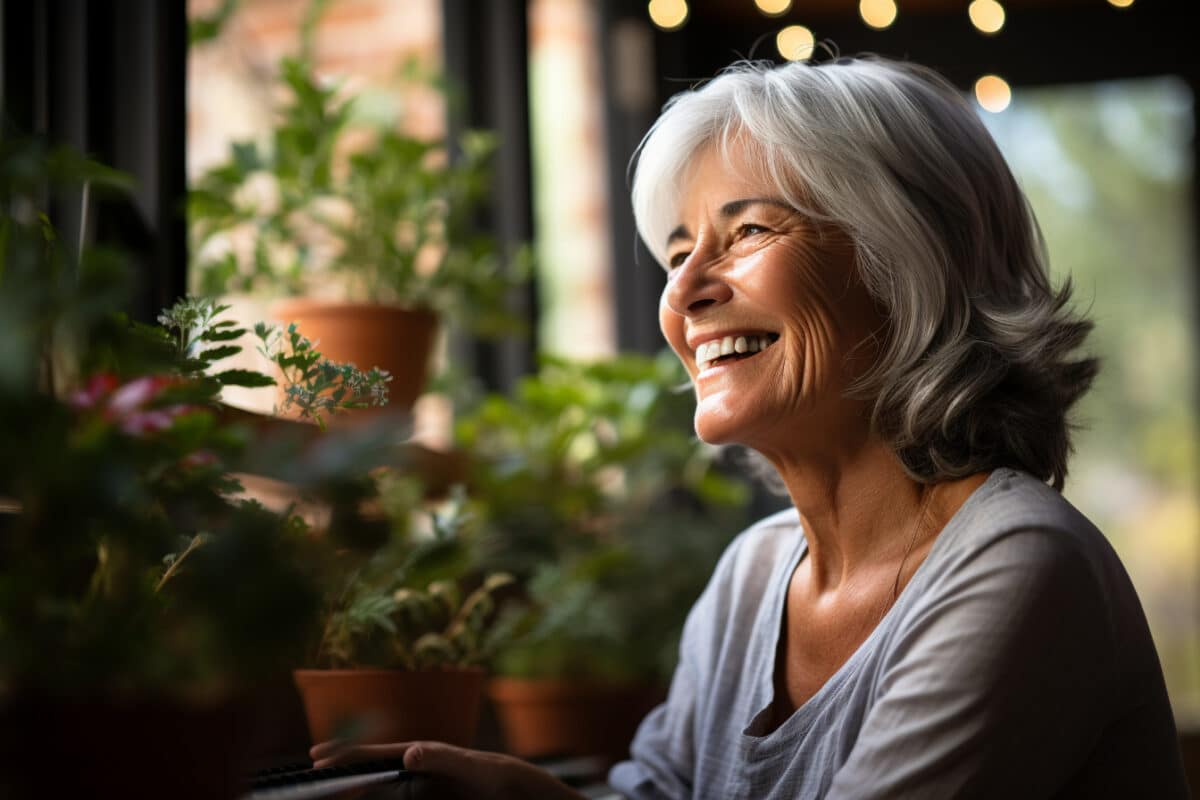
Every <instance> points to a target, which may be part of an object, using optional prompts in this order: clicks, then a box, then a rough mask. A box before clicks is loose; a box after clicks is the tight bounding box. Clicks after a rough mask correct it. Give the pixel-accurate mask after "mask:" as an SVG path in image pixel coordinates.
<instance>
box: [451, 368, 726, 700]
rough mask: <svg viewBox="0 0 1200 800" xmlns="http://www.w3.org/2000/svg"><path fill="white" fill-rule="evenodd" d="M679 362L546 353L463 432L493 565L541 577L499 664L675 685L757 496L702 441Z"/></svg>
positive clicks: (515, 670) (507, 620)
mask: <svg viewBox="0 0 1200 800" xmlns="http://www.w3.org/2000/svg"><path fill="white" fill-rule="evenodd" d="M686 385H687V376H686V374H685V373H684V371H683V369H682V366H681V365H680V364H679V363H678V361H677V360H676V359H675V357H674V356H673V355H672V354H670V353H667V352H664V353H663V354H661V355H660V356H659V357H658V358H655V359H650V358H645V357H642V356H635V355H626V356H622V357H619V358H616V359H612V360H609V361H602V362H597V363H593V364H579V363H572V362H569V361H566V360H563V359H558V358H550V357H546V358H544V359H543V362H542V365H541V369H540V371H539V372H538V374H537V375H534V376H530V377H528V378H526V379H524V380H522V381H521V382H520V383H519V384H518V386H517V387H516V390H515V394H514V396H513V397H511V398H508V397H502V396H498V395H491V396H488V397H485V398H483V399H482V400H481V402H480V403H479V404H478V406H477V407H476V408H475V409H473V410H471V411H469V412H467V413H465V414H463V415H462V416H461V417H460V419H459V420H458V422H457V426H456V438H457V441H458V444H459V445H460V446H461V447H462V448H463V449H464V450H466V451H467V452H468V454H469V455H470V456H471V458H472V459H473V462H474V467H473V469H472V473H471V488H472V497H474V498H476V499H477V503H478V506H477V513H478V514H479V515H480V517H481V524H482V528H483V539H482V541H481V554H480V556H479V557H480V558H481V559H482V560H483V563H484V564H486V565H488V567H489V568H493V569H502V570H504V571H506V572H509V573H511V574H513V575H516V576H518V577H519V578H522V579H529V580H530V585H529V596H530V599H531V600H532V604H531V605H530V606H528V607H525V608H522V609H516V610H513V611H512V612H510V613H508V614H506V615H505V617H504V619H502V621H501V624H500V627H499V630H500V631H501V633H502V635H503V636H505V637H512V638H513V642H512V643H511V644H510V645H508V646H507V647H505V648H504V649H503V651H502V652H501V655H500V657H499V659H498V661H497V667H498V669H499V670H500V671H502V672H505V673H508V674H513V675H520V676H536V677H564V676H569V677H576V678H591V679H601V680H612V681H634V680H641V681H652V680H665V679H667V678H668V677H669V675H670V673H671V670H672V669H673V668H674V664H675V660H676V658H677V649H678V637H679V634H680V631H681V629H682V625H683V621H684V617H685V616H686V614H687V611H688V609H689V608H690V607H691V604H692V602H693V601H694V600H695V598H696V597H697V596H698V595H699V593H700V591H701V589H702V588H703V586H704V584H705V583H706V581H707V579H708V576H709V574H710V572H711V570H712V567H713V566H714V565H715V563H716V560H717V558H718V557H719V555H720V552H721V551H722V550H723V549H724V546H725V545H726V544H727V543H728V541H729V539H730V538H731V537H732V535H733V534H734V533H735V532H736V531H737V530H738V529H739V528H740V527H741V525H742V523H743V521H744V520H743V517H742V509H743V506H744V504H745V501H746V500H747V496H748V491H747V487H746V486H745V485H744V484H742V483H740V482H738V481H735V480H732V479H729V478H726V477H723V476H721V475H720V474H719V473H718V472H717V471H716V470H715V469H714V467H713V455H714V452H713V451H712V450H711V449H710V448H708V447H707V446H705V445H703V444H701V443H700V442H698V441H697V440H696V438H695V436H694V434H693V433H692V426H691V417H692V413H693V400H692V398H691V393H690V392H687V391H685V390H684V391H681V387H686Z"/></svg>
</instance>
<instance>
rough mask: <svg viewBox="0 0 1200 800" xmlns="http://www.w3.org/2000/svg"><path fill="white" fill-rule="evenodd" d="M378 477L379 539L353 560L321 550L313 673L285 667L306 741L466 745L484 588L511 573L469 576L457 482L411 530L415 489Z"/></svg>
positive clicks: (486, 622) (489, 612) (474, 716)
mask: <svg viewBox="0 0 1200 800" xmlns="http://www.w3.org/2000/svg"><path fill="white" fill-rule="evenodd" d="M380 480H381V482H382V483H383V484H384V485H383V487H382V492H381V495H380V496H381V499H382V502H383V507H384V509H386V510H387V512H388V514H387V516H388V518H389V519H390V520H391V521H392V532H391V537H390V540H389V541H388V542H387V543H386V544H385V545H384V546H383V547H381V548H379V549H378V550H375V551H373V552H371V553H369V554H366V555H365V557H363V556H358V555H355V554H353V553H349V552H346V551H341V552H336V553H330V554H328V559H327V562H326V563H327V565H328V567H329V573H330V579H329V580H328V582H327V587H328V590H327V595H326V602H325V606H324V612H323V615H322V616H323V622H322V625H321V628H320V634H319V636H318V637H317V642H316V644H315V646H314V648H313V651H314V653H313V655H312V657H311V658H310V663H312V664H314V665H315V667H317V668H314V669H300V670H296V671H295V673H294V678H295V683H296V686H297V688H298V689H299V691H300V693H301V695H302V697H303V701H304V706H305V711H306V714H307V716H308V724H309V731H310V733H311V736H312V740H313V742H321V741H325V740H328V739H334V738H339V739H353V740H356V741H361V742H389V741H405V740H412V739H437V740H441V741H446V742H450V743H452V744H458V745H462V746H469V745H471V744H472V743H473V741H474V739H475V734H476V728H477V725H478V720H479V709H480V704H481V701H482V697H483V680H484V670H483V664H484V663H485V661H486V660H487V659H488V657H489V656H490V655H491V651H492V649H493V647H494V646H495V640H494V639H492V638H490V637H489V635H488V634H489V629H490V626H491V623H492V622H493V620H494V618H495V610H496V594H497V592H499V591H500V590H501V589H503V588H504V587H505V586H507V585H509V584H510V583H511V582H512V578H511V577H510V576H508V575H506V574H504V573H494V574H491V575H489V576H487V577H486V578H485V579H483V580H482V581H476V582H474V583H472V582H471V581H470V579H469V573H470V571H471V560H472V559H471V555H470V552H469V548H468V546H467V540H466V533H465V531H464V525H465V523H466V522H467V520H468V517H467V516H466V515H465V514H464V513H463V495H462V493H461V488H460V489H458V490H456V491H455V492H454V493H453V494H452V496H451V498H450V500H449V501H448V502H447V503H446V504H445V507H444V508H443V509H442V510H441V511H440V512H432V513H429V514H428V516H427V519H428V520H429V522H430V527H429V529H428V530H427V531H424V532H419V531H414V530H413V529H412V525H411V522H410V520H411V514H410V510H411V509H412V508H413V507H414V506H419V504H420V495H421V489H420V487H419V485H418V484H416V483H415V482H414V481H412V480H411V479H407V478H404V477H398V476H397V475H395V474H392V473H385V474H384V475H382V476H381V477H380ZM469 586H474V588H473V589H472V590H470V591H465V589H464V587H469Z"/></svg>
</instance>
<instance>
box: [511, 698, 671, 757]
mask: <svg viewBox="0 0 1200 800" xmlns="http://www.w3.org/2000/svg"><path fill="white" fill-rule="evenodd" d="M487 691H488V697H489V698H490V699H491V701H492V704H493V705H494V706H495V709H496V716H497V718H498V719H499V721H500V729H501V731H502V732H503V734H504V741H505V745H506V747H507V749H508V751H509V752H510V753H512V754H513V755H517V756H521V757H522V758H541V757H546V756H601V757H603V758H605V759H606V760H607V761H609V762H610V763H612V762H615V761H618V760H620V759H621V758H624V757H626V756H627V755H628V753H629V743H630V741H632V739H633V734H634V733H635V732H636V731H637V726H638V725H639V724H640V723H641V721H642V719H643V718H644V717H645V716H646V714H648V713H649V712H650V710H651V709H653V708H654V707H655V706H656V705H658V704H659V703H660V702H662V701H663V699H665V697H666V694H665V692H663V691H662V690H660V689H657V688H654V687H649V686H643V685H639V684H635V685H612V684H599V683H587V682H580V681H570V680H553V679H525V678H492V679H491V680H490V681H489V682H488V689H487Z"/></svg>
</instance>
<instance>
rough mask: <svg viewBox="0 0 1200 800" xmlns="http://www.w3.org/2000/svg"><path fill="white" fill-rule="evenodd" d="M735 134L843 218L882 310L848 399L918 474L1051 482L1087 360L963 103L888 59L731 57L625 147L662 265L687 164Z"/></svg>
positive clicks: (994, 155) (764, 166)
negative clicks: (883, 323)
mask: <svg viewBox="0 0 1200 800" xmlns="http://www.w3.org/2000/svg"><path fill="white" fill-rule="evenodd" d="M735 140H736V143H737V145H738V146H740V147H743V148H745V150H744V151H743V152H748V154H749V156H750V158H749V160H750V162H751V163H753V164H756V165H759V166H760V168H761V175H760V176H759V177H760V178H762V179H763V180H764V181H765V182H767V183H769V184H770V185H772V186H774V187H775V188H776V190H778V191H779V192H780V193H781V195H782V197H783V198H784V199H785V200H786V201H787V202H788V203H790V204H791V205H793V206H794V207H795V208H796V209H797V210H799V211H801V212H803V213H805V214H808V215H810V216H812V217H813V218H814V219H815V220H817V221H821V222H825V223H830V224H833V225H835V226H837V227H838V228H840V229H842V230H843V231H844V232H845V233H846V234H847V235H848V236H849V238H850V239H851V241H852V242H853V244H854V247H855V251H856V258H857V269H858V272H859V276H860V278H861V280H862V281H863V284H864V285H865V287H866V289H867V291H868V292H869V293H870V294H871V295H872V296H873V297H874V299H875V301H876V302H877V303H878V304H879V306H880V308H882V309H883V310H884V313H885V315H886V319H887V330H886V335H885V337H884V341H883V343H882V348H881V350H880V356H879V359H878V361H877V362H876V363H875V365H874V366H873V367H872V368H871V369H870V370H869V371H868V372H867V373H866V374H865V375H864V376H863V377H862V379H861V380H860V381H858V382H857V383H856V384H855V385H854V386H853V387H851V392H852V394H853V395H854V396H857V397H864V398H868V399H871V400H873V407H872V414H871V423H872V425H873V427H874V429H875V431H876V432H877V433H878V434H879V435H881V436H882V437H883V438H884V440H885V441H887V442H888V443H889V444H890V445H891V447H892V448H893V449H894V450H895V452H896V454H897V455H898V456H899V458H900V460H901V462H902V463H903V465H904V467H905V469H906V470H907V472H908V473H909V474H910V475H911V476H912V477H913V478H915V479H917V480H919V481H922V482H934V481H939V480H946V479H949V478H955V477H961V476H965V475H969V474H972V473H975V472H979V471H982V470H988V469H992V468H995V467H999V466H1010V467H1016V468H1020V469H1023V470H1026V471H1027V472H1029V473H1031V474H1033V475H1036V476H1038V477H1040V478H1041V479H1042V480H1045V481H1048V482H1050V483H1052V484H1053V485H1054V486H1055V487H1056V488H1059V489H1061V488H1062V484H1063V480H1064V478H1065V476H1066V473H1067V459H1068V456H1069V455H1070V452H1071V445H1070V432H1071V426H1070V424H1069V423H1068V421H1067V412H1068V410H1069V409H1070V407H1071V406H1072V405H1073V404H1074V403H1075V401H1076V400H1077V399H1078V398H1079V397H1080V396H1081V395H1082V394H1083V393H1084V392H1085V391H1086V390H1087V388H1088V387H1089V386H1090V385H1091V383H1092V380H1093V379H1094V378H1095V375H1096V373H1097V371H1098V369H1099V363H1098V361H1097V360H1096V359H1094V358H1090V357H1086V356H1082V355H1077V354H1076V351H1077V349H1078V348H1080V347H1081V345H1082V344H1083V342H1084V340H1085V339H1086V337H1087V335H1088V333H1089V331H1090V330H1091V328H1092V324H1091V322H1089V321H1087V320H1086V319H1084V318H1083V317H1081V316H1077V315H1075V314H1074V313H1073V312H1072V311H1071V310H1070V309H1069V307H1068V303H1069V300H1070V296H1071V284H1070V280H1067V281H1066V282H1065V283H1064V284H1063V285H1062V287H1061V288H1059V289H1057V290H1056V289H1055V288H1054V287H1053V286H1052V285H1051V283H1050V279H1049V276H1048V274H1047V269H1046V263H1047V255H1046V247H1045V243H1044V241H1043V239H1042V235H1041V231H1040V229H1039V228H1038V225H1037V221H1036V220H1035V219H1034V217H1033V213H1032V211H1031V210H1030V208H1029V205H1028V203H1027V202H1026V200H1025V196H1024V194H1023V193H1022V192H1021V189H1020V187H1019V186H1018V185H1017V182H1016V179H1015V178H1014V177H1013V175H1012V172H1011V171H1010V170H1009V168H1008V165H1007V164H1006V163H1005V161H1004V158H1003V156H1002V155H1001V154H1000V151H999V149H998V148H997V147H996V144H995V142H994V141H993V140H992V138H991V136H990V135H989V134H988V132H987V129H986V128H985V127H984V126H983V123H982V122H981V121H980V119H979V118H978V116H977V115H976V113H975V111H974V110H973V109H972V107H971V106H970V104H969V103H968V102H967V100H966V99H965V98H964V97H963V96H962V95H961V94H960V93H959V92H958V91H957V90H956V89H955V88H954V87H953V86H952V85H951V84H950V83H948V82H947V81H946V80H945V79H944V78H942V77H941V76H940V75H938V74H937V73H935V72H933V71H932V70H929V69H926V68H924V67H920V66H917V65H913V64H906V63H900V62H894V61H888V60H885V59H882V58H874V57H871V58H857V59H839V60H837V61H833V62H829V63H825V64H820V65H815V66H814V65H809V64H805V63H792V64H786V65H784V66H779V67H776V66H774V65H772V64H770V63H769V62H768V63H749V62H744V63H740V64H736V65H734V66H732V67H730V68H728V69H727V70H725V71H724V72H722V73H721V74H720V75H719V76H717V77H716V78H714V79H713V80H711V81H709V82H708V83H706V84H704V85H703V86H702V87H700V88H698V89H695V90H692V91H688V92H684V93H681V94H678V95H676V96H675V97H673V98H671V100H670V101H669V102H668V103H667V105H666V108H665V109H664V112H663V114H662V116H661V117H659V119H658V121H657V122H655V124H654V126H653V127H652V128H651V129H650V132H649V133H647V134H646V137H645V138H644V139H643V140H642V144H641V146H640V147H639V150H638V154H637V156H636V158H637V161H636V167H635V172H634V178H633V208H634V215H635V218H636V220H637V227H638V232H639V233H640V234H641V236H642V238H643V239H644V240H645V242H646V245H647V247H649V249H650V252H651V253H653V255H654V257H655V258H656V259H657V260H658V261H659V262H660V263H664V264H665V263H666V252H665V246H666V242H667V236H668V233H669V232H670V230H672V229H673V228H674V226H675V225H677V224H678V219H677V217H678V213H679V211H678V209H679V206H680V203H681V196H680V195H681V192H682V188H681V187H682V186H683V185H684V181H685V180H686V178H687V170H688V167H689V166H690V165H691V164H692V163H693V162H694V161H695V158H696V155H697V153H698V152H699V151H700V150H701V149H702V148H704V147H708V146H716V147H719V148H720V151H721V152H723V153H725V154H726V156H728V154H729V152H730V148H731V146H733V145H734V143H735Z"/></svg>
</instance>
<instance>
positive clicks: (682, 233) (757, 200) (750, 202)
mask: <svg viewBox="0 0 1200 800" xmlns="http://www.w3.org/2000/svg"><path fill="white" fill-rule="evenodd" d="M757 205H769V206H778V207H779V208H783V209H786V210H788V211H794V210H795V209H794V208H792V205H791V204H790V203H786V202H784V201H783V200H780V199H779V198H777V197H746V198H743V199H741V200H730V201H729V202H728V203H726V204H725V205H723V206H721V209H720V211H719V212H718V213H719V214H720V216H721V218H722V219H732V218H733V217H736V216H737V215H738V214H741V213H742V212H743V211H745V210H746V209H747V208H749V207H750V206H757ZM691 236H692V234H691V233H690V232H689V231H688V229H687V226H686V225H680V226H678V227H676V228H675V230H673V231H671V232H670V233H669V234H668V235H667V247H670V246H671V243H672V242H674V241H676V240H677V239H690V238H691Z"/></svg>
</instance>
